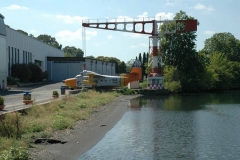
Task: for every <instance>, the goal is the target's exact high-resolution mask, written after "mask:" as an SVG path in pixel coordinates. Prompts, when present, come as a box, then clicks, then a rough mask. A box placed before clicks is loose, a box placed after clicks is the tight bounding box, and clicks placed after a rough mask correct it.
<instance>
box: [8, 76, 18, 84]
mask: <svg viewBox="0 0 240 160" xmlns="http://www.w3.org/2000/svg"><path fill="white" fill-rule="evenodd" d="M7 84H8V85H14V84H17V81H16V80H15V78H13V77H7Z"/></svg>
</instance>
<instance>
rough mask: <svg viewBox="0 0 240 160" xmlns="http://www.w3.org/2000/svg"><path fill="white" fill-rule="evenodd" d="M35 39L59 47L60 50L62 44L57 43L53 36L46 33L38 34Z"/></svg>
mask: <svg viewBox="0 0 240 160" xmlns="http://www.w3.org/2000/svg"><path fill="white" fill-rule="evenodd" d="M37 39H38V40H39V41H42V42H43V43H46V44H48V45H51V46H53V47H55V48H57V49H60V50H61V49H62V45H61V44H59V43H58V42H57V41H56V39H55V38H54V37H51V36H49V35H46V34H42V35H39V36H38V37H37Z"/></svg>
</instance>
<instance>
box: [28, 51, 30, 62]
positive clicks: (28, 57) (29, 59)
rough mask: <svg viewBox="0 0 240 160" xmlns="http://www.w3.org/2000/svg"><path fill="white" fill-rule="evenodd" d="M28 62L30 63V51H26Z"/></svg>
mask: <svg viewBox="0 0 240 160" xmlns="http://www.w3.org/2000/svg"><path fill="white" fill-rule="evenodd" d="M28 63H30V53H29V52H28Z"/></svg>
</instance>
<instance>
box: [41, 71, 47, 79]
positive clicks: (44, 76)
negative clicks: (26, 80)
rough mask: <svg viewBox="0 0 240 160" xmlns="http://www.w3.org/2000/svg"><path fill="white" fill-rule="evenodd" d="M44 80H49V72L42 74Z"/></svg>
mask: <svg viewBox="0 0 240 160" xmlns="http://www.w3.org/2000/svg"><path fill="white" fill-rule="evenodd" d="M42 78H43V79H48V71H44V72H43V73H42Z"/></svg>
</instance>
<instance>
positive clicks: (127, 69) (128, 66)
mask: <svg viewBox="0 0 240 160" xmlns="http://www.w3.org/2000/svg"><path fill="white" fill-rule="evenodd" d="M133 63H134V59H131V60H129V61H127V63H126V71H127V72H130V71H131V68H132V65H133Z"/></svg>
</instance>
